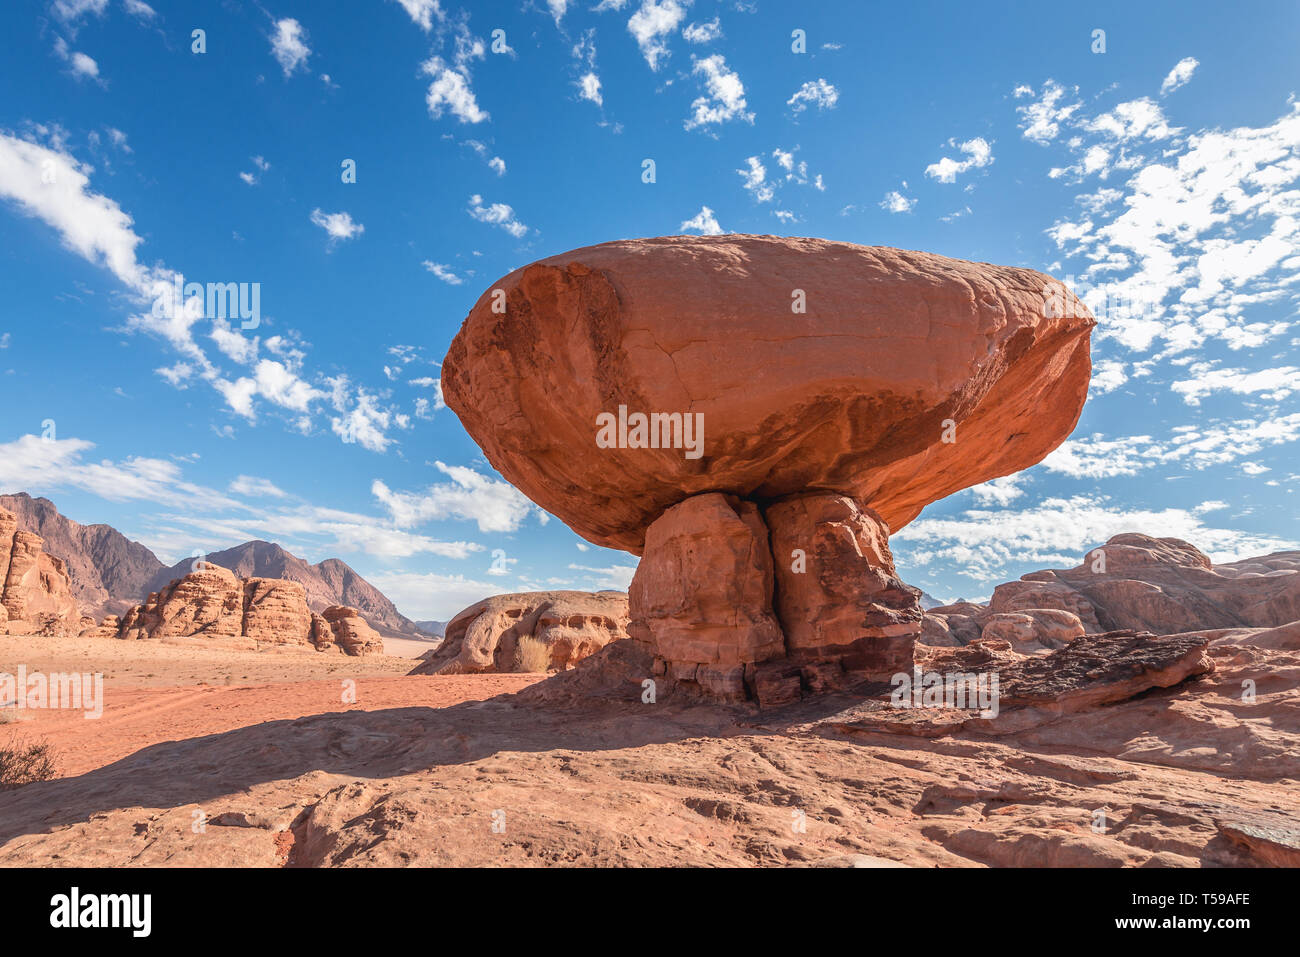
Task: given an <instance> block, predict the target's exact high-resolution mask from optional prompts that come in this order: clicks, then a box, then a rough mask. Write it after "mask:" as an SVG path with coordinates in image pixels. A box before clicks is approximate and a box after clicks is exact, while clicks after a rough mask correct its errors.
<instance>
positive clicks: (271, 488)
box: [227, 475, 288, 498]
mask: <svg viewBox="0 0 1300 957" xmlns="http://www.w3.org/2000/svg"><path fill="white" fill-rule="evenodd" d="M227 491H229V492H232V493H234V494H235V495H244V496H247V497H249V498H287V497H288V493H286V492H285V491H284V489H282V488H280V487H279V486H278V485H276V484H275V483H274V482H272V481H271V480H270V479H264V478H258V477H256V476H254V475H239V476H236V478H235V480H234V481H233V482H231V483H230V486H229V488H228V489H227Z"/></svg>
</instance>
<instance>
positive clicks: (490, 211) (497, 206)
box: [469, 193, 528, 239]
mask: <svg viewBox="0 0 1300 957" xmlns="http://www.w3.org/2000/svg"><path fill="white" fill-rule="evenodd" d="M469 214H470V216H472V217H473V218H474V219H477V220H478V221H479V222H480V223H488V224H490V225H493V226H500V227H501V228H502V229H504V230H505V231H506V232H508V233H509V234H510V235H511V236H514V237H515V238H516V239H521V238H523V236H524V235H525V234H527V232H528V227H527V226H525V225H524V224H523V223H521V222H520V221H519V219H518V218H517V217H516V216H515V211H514V210H513V209H512V208H510V207H509V206H507V205H506V204H505V203H492V204H491V205H490V206H484V205H483V197H482V196H480V195H478V194H477V193H475V194H474V195H473V196H471V197H470V198H469Z"/></svg>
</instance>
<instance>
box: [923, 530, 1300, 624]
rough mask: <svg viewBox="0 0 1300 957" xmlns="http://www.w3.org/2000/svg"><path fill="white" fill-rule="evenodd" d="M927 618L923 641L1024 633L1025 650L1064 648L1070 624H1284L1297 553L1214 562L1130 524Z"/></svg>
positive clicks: (1296, 615)
mask: <svg viewBox="0 0 1300 957" xmlns="http://www.w3.org/2000/svg"><path fill="white" fill-rule="evenodd" d="M925 618H926V620H925V622H924V624H923V638H922V640H923V641H924V642H926V643H927V644H932V645H946V644H964V643H966V642H968V641H970V640H971V639H972V637H974V636H977V635H978V636H983V637H999V638H1007V639H1009V640H1013V641H1017V642H1022V643H1024V645H1025V649H1026V650H1035V649H1044V648H1046V649H1051V648H1055V647H1060V644H1061V642H1062V641H1068V640H1069V638H1070V637H1072V634H1071V633H1073V632H1078V633H1080V634H1082V633H1084V632H1086V633H1088V634H1096V633H1100V632H1105V631H1113V630H1121V629H1128V630H1134V631H1146V632H1150V633H1152V634H1156V635H1173V634H1180V633H1183V632H1193V631H1201V632H1212V631H1221V630H1224V629H1233V628H1273V627H1280V626H1283V625H1286V624H1287V623H1289V622H1292V621H1295V620H1297V619H1300V552H1276V553H1274V554H1272V555H1264V556H1261V557H1258V558H1248V559H1243V560H1241V561H1237V562H1229V563H1225V564H1222V565H1215V564H1214V563H1213V562H1211V561H1210V559H1209V557H1208V556H1207V555H1205V554H1204V553H1203V552H1201V551H1200V550H1199V549H1197V548H1196V547H1195V546H1194V545H1192V544H1190V543H1188V542H1185V541H1182V540H1181V539H1176V538H1153V537H1151V536H1149V535H1142V534H1138V533H1134V532H1129V533H1125V534H1122V535H1116V536H1114V537H1113V538H1111V539H1110V540H1109V541H1108V542H1106V544H1105V545H1102V546H1100V547H1098V548H1095V549H1093V550H1092V551H1091V552H1089V553H1088V554H1087V555H1086V556H1085V557H1084V560H1083V562H1082V563H1080V564H1079V565H1077V566H1076V567H1074V568H1070V569H1047V570H1043V571H1036V572H1030V573H1029V574H1027V575H1023V576H1021V579H1020V580H1019V581H1014V582H1006V583H1004V584H1002V585H998V586H997V588H995V589H994V590H993V595H992V597H991V598H990V600H989V603H988V604H987V605H980V604H974V603H971V602H964V603H962V604H961V605H950V606H940V607H937V608H932V609H930V610H929V611H927V612H926V613H925ZM1076 620H1077V622H1078V624H1077V625H1076V624H1075V622H1076ZM1080 628H1081V629H1082V631H1079V629H1080Z"/></svg>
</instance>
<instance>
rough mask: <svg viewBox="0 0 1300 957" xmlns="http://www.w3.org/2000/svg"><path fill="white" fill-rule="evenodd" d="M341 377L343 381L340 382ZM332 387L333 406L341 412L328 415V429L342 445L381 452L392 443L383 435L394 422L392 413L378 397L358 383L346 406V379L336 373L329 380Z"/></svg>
mask: <svg viewBox="0 0 1300 957" xmlns="http://www.w3.org/2000/svg"><path fill="white" fill-rule="evenodd" d="M340 380H343V381H342V382H341V383H340ZM330 381H331V383H332V384H333V385H334V386H335V388H334V399H333V401H334V407H335V409H336V410H337V411H338V412H339V413H340V414H339V415H336V416H332V417H331V418H330V429H331V430H332V431H333V432H334V434H335V435H337V436H338V437H339V438H340V439H342V440H343V442H344V444H345V445H351V444H353V443H355V444H357V445H360V446H361V447H362V448H364V449H369V450H370V451H371V452H384V451H386V450H387V449H388V446H389V445H390V444H391V443H392V441H393V440H392V439H391V438H389V437H388V435H387V434H385V429H387V428H388V427H389V425H390V424H391V423H392V421H393V415H392V413H391V412H390V411H389V410H388V409H385V408H383V407H382V406H381V405H380V404H379V399H378V397H377V396H375V395H373V394H372V393H370V392H367V391H366V389H365V388H363V387H360V386H358V387H357V390H356V394H355V396H354V397H353V398H352V401H351V408H348V407H347V406H348V400H347V399H346V398H345V396H346V391H345V389H346V385H347V380H346V377H345V376H339V377H338V378H336V379H332V380H330Z"/></svg>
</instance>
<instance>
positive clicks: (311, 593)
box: [146, 541, 417, 635]
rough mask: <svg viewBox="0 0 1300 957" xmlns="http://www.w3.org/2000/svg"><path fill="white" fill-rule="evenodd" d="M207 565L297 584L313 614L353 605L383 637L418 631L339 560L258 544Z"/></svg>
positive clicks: (176, 572) (181, 565)
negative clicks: (311, 559) (312, 560)
mask: <svg viewBox="0 0 1300 957" xmlns="http://www.w3.org/2000/svg"><path fill="white" fill-rule="evenodd" d="M205 560H206V561H209V562H211V563H212V564H214V565H220V566H221V567H222V568H228V569H229V570H230V571H232V572H234V573H235V574H236V575H238V576H239V577H240V578H286V579H288V580H289V581H294V582H298V583H299V584H300V585H302V587H303V588H305V589H306V590H307V604H308V605H309V606H310V607H311V609H312V610H313V611H322V610H324V609H325V608H327V607H328V606H330V605H351V606H352V607H353V608H355V609H357V610H358V611H359V612H361V615H362V617H363V618H365V619H366V621H368V622H369V623H370V626H371V627H372V628H374V629H375V630H376V631H378V632H379V633H380V634H389V635H414V634H415V633H416V632H417V628H416V623H415V622H413V621H411V620H410V619H409V618H407V617H406V616H405V615H403V614H401V612H399V611H398V610H397V608H396V606H394V605H393V603H392V602H391V601H389V600H388V598H387V597H385V595H384V593H383V592H381V591H380V590H379V589H378V588H376V587H375V586H374V585H372V584H370V582H368V581H366V580H365V579H364V578H362V577H361V576H360V575H358V574H357V573H356V572H355V571H353V570H352V569H351V568H350V567H348V565H347V564H346V563H344V562H341V561H339V560H338V559H337V558H327V559H325V560H324V561H323V562H318V563H317V564H315V565H311V564H308V563H307V562H306V561H305V560H303V559H301V558H299V557H298V556H296V555H294V554H292V553H291V552H287V551H285V550H284V549H283V548H281V547H280V546H279V545H276V544H274V543H273V542H261V541H254V542H245V543H244V544H242V545H236V546H235V547H234V548H227V549H225V550H224V551H220V552H212V553H210V554H209V555H207V556H205ZM195 561H196V559H193V558H186V559H183V560H181V561H179V562H177V563H176V564H175V565H173V566H171V567H170V568H163V569H160V570H159V571H158V572H157V573H156V574H155V575H154V576H153V578H152V579H151V580H150V582H149V583H148V586H147V588H146V593H147V592H151V591H158V590H159V589H160V588H163V587H165V586H166V585H167V584H168V583H169V582H171V581H172V580H173V579H176V578H180V577H181V576H183V575H186V574H188V573H189V571H190V569H191V567H192V566H193V564H194V562H195Z"/></svg>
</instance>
